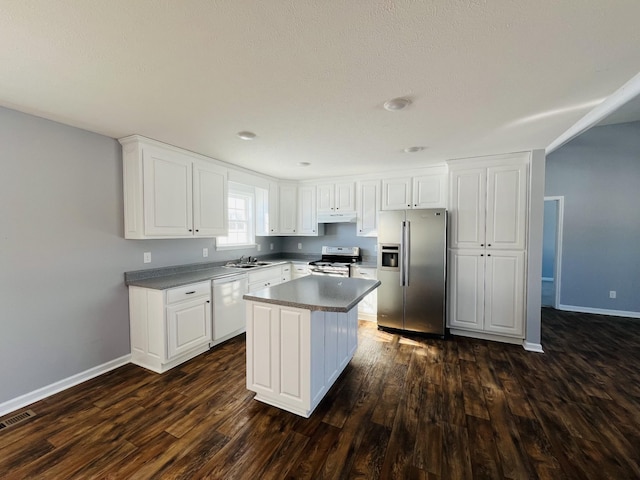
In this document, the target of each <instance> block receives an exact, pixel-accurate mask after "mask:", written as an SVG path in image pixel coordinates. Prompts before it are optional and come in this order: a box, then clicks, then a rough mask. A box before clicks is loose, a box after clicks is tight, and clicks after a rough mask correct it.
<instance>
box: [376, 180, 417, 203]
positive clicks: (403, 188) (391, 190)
mask: <svg viewBox="0 0 640 480" xmlns="http://www.w3.org/2000/svg"><path fill="white" fill-rule="evenodd" d="M407 208H411V178H410V177H404V178H392V179H384V180H382V208H381V209H382V210H404V209H407Z"/></svg>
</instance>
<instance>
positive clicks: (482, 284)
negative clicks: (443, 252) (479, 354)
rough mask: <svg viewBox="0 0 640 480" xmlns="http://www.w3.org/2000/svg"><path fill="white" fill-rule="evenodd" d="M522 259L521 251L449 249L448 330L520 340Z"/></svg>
mask: <svg viewBox="0 0 640 480" xmlns="http://www.w3.org/2000/svg"><path fill="white" fill-rule="evenodd" d="M524 262H525V253H524V252H523V251H513V250H491V251H488V250H475V249H469V250H468V249H452V250H449V263H450V267H451V270H450V271H451V275H450V283H449V327H450V328H451V329H452V331H453V329H463V330H474V331H477V332H486V333H490V334H496V335H500V336H506V337H514V338H518V339H522V338H523V337H524V295H525V292H524V278H525V272H524V268H525V266H524V265H525V263H524ZM453 333H456V332H455V331H453Z"/></svg>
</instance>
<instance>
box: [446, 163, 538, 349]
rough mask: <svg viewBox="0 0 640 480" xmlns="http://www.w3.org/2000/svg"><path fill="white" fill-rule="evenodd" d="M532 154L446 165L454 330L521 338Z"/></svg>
mask: <svg viewBox="0 0 640 480" xmlns="http://www.w3.org/2000/svg"><path fill="white" fill-rule="evenodd" d="M529 155H530V154H529V153H516V154H509V155H500V156H493V157H485V158H482V159H478V158H476V159H464V160H454V161H451V162H450V163H449V174H450V176H449V178H450V185H449V193H450V203H449V206H450V211H449V227H450V229H449V252H448V253H449V296H448V297H449V305H448V325H449V328H450V329H451V332H452V333H453V334H460V335H473V336H480V337H484V338H487V339H491V340H501V341H505V342H511V343H520V342H521V341H522V340H523V339H524V332H525V328H524V324H525V291H526V253H527V245H526V239H527V236H526V234H527V199H528V174H529V163H530V156H529Z"/></svg>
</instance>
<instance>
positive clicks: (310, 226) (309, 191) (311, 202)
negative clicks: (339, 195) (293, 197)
mask: <svg viewBox="0 0 640 480" xmlns="http://www.w3.org/2000/svg"><path fill="white" fill-rule="evenodd" d="M297 233H298V234H299V235H318V214H317V210H316V187H315V185H301V186H300V187H298V229H297Z"/></svg>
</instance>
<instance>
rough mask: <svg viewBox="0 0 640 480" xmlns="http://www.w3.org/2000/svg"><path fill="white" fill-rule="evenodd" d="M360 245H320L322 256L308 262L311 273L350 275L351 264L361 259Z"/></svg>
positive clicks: (335, 275) (338, 275) (336, 275)
mask: <svg viewBox="0 0 640 480" xmlns="http://www.w3.org/2000/svg"><path fill="white" fill-rule="evenodd" d="M361 258H362V257H361V256H360V247H322V258H321V259H320V260H316V261H315V262H309V271H310V272H311V275H329V276H333V277H350V276H351V264H352V263H356V262H359V261H360V260H361Z"/></svg>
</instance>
